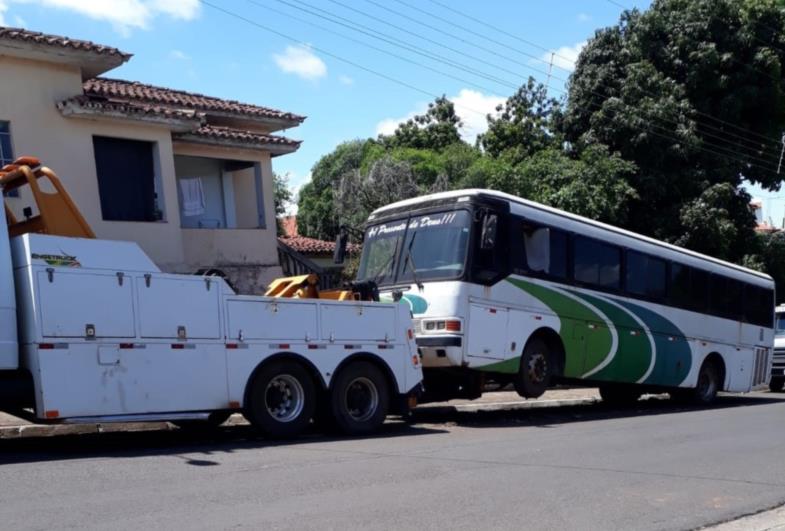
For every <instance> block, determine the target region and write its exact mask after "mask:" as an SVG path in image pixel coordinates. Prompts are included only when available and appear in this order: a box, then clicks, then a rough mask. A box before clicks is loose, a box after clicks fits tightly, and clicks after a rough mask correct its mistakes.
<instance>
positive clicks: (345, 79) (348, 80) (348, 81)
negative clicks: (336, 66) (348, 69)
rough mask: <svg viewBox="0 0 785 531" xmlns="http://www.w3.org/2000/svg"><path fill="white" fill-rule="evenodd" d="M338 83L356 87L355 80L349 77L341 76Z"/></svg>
mask: <svg viewBox="0 0 785 531" xmlns="http://www.w3.org/2000/svg"><path fill="white" fill-rule="evenodd" d="M338 81H340V82H341V84H343V85H354V79H352V78H350V77H349V76H343V75H342V76H339V77H338Z"/></svg>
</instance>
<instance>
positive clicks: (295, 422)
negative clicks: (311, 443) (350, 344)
mask: <svg viewBox="0 0 785 531" xmlns="http://www.w3.org/2000/svg"><path fill="white" fill-rule="evenodd" d="M315 410H316V389H315V387H314V383H313V380H312V379H311V376H310V375H309V374H308V371H307V370H306V369H305V368H304V367H303V366H302V365H300V364H299V363H297V362H294V361H289V360H284V361H275V362H273V363H270V364H268V365H266V366H265V367H263V368H262V369H261V370H260V371H259V372H258V373H257V374H256V376H255V377H254V380H253V382H252V383H251V388H250V390H249V396H248V406H247V408H246V418H247V419H248V421H249V422H250V423H251V424H252V425H253V426H254V427H256V428H258V429H260V430H261V431H263V432H264V433H266V434H268V435H270V436H272V437H276V438H288V437H294V436H296V435H299V434H300V433H301V432H302V431H304V430H305V428H306V427H308V424H309V423H310V421H311V418H312V417H313V415H314V411H315Z"/></svg>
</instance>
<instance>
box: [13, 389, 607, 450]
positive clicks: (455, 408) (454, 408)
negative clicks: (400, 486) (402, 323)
mask: <svg viewBox="0 0 785 531" xmlns="http://www.w3.org/2000/svg"><path fill="white" fill-rule="evenodd" d="M598 402H600V399H599V398H595V397H591V398H566V399H546V400H528V401H524V400H516V401H505V402H477V403H471V404H455V405H433V406H431V405H423V406H418V407H417V408H415V409H414V412H413V413H414V416H415V417H416V416H417V415H423V416H427V415H436V416H439V415H450V414H455V413H470V412H483V411H484V412H490V411H518V410H524V409H544V408H551V407H567V406H583V405H590V404H596V403H598ZM228 424H229V425H237V424H245V422H244V421H240V420H237V419H232V420H229V421H228ZM178 429H179V428H177V427H175V426H173V425H172V424H169V423H168V422H129V423H108V424H20V425H13V426H0V440H7V439H25V438H34V437H56V436H63V435H95V434H99V433H119V432H139V431H173V430H178Z"/></svg>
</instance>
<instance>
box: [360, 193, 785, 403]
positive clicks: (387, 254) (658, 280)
mask: <svg viewBox="0 0 785 531" xmlns="http://www.w3.org/2000/svg"><path fill="white" fill-rule="evenodd" d="M357 279H358V281H372V282H375V283H376V284H377V285H378V287H379V290H380V294H381V297H382V299H385V298H387V299H390V298H393V299H402V300H403V301H405V302H407V303H408V304H409V305H410V306H411V310H412V312H413V314H414V317H415V331H416V338H417V345H418V347H419V352H420V355H421V356H422V362H423V367H424V368H425V386H426V393H427V396H428V397H430V398H433V399H448V398H457V397H462V398H476V397H478V396H480V394H481V393H482V390H483V388H485V386H486V384H490V383H498V384H500V385H508V384H510V383H512V384H514V386H515V389H516V390H517V391H518V393H519V394H520V395H522V396H524V397H537V396H539V395H541V394H542V393H543V392H544V391H545V389H546V388H547V387H548V385H550V384H552V383H555V382H567V383H570V382H572V383H580V384H585V385H597V386H598V387H599V388H600V391H601V394H602V397H603V398H604V399H606V400H608V401H629V400H635V399H637V398H638V397H639V396H640V395H641V394H642V393H643V392H649V391H657V392H662V391H667V392H670V393H671V394H674V395H678V396H682V397H689V398H692V399H695V400H697V401H699V402H710V401H712V400H713V399H714V397H715V395H716V393H717V392H718V391H736V392H746V391H749V390H750V389H752V388H753V387H755V386H759V385H762V384H765V383H767V382H768V379H769V374H770V370H771V352H772V344H773V320H774V319H773V317H774V282H773V281H772V279H771V277H769V276H767V275H765V274H762V273H759V272H756V271H753V270H750V269H746V268H743V267H740V266H737V265H734V264H731V263H727V262H724V261H721V260H718V259H716V258H712V257H710V256H705V255H701V254H699V253H695V252H692V251H689V250H686V249H682V248H680V247H677V246H674V245H670V244H667V243H664V242H661V241H657V240H654V239H652V238H647V237H645V236H641V235H638V234H634V233H631V232H628V231H625V230H622V229H619V228H617V227H612V226H609V225H606V224H603V223H599V222H596V221H592V220H589V219H586V218H583V217H580V216H576V215H573V214H570V213H567V212H564V211H561V210H558V209H555V208H550V207H547V206H544V205H541V204H538V203H535V202H532V201H527V200H524V199H521V198H518V197H514V196H511V195H508V194H503V193H500V192H495V191H491V190H460V191H453V192H445V193H439V194H433V195H428V196H424V197H419V198H415V199H409V200H405V201H401V202H398V203H394V204H391V205H388V206H385V207H383V208H380V209H378V210H376V211H375V212H373V213H372V214H371V216H370V217H369V219H368V222H367V226H366V230H365V240H364V245H363V253H362V256H361V258H360V265H359V269H358V275H357Z"/></svg>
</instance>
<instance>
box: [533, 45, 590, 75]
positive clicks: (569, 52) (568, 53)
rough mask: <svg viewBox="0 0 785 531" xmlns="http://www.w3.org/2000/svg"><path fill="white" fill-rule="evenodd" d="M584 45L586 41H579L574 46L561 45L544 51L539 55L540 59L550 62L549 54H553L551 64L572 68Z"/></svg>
mask: <svg viewBox="0 0 785 531" xmlns="http://www.w3.org/2000/svg"><path fill="white" fill-rule="evenodd" d="M584 46H586V41H582V42H579V43H577V44H576V45H575V46H562V47H561V48H559V49H558V50H551V51H550V52H545V53H544V54H542V55H541V56H540V59H542V60H543V61H545V62H547V63H550V62H551V54H553V66H555V67H556V68H561V69H563V70H574V69H575V62H576V61H577V60H578V56H579V55H580V53H581V50H583V47H584Z"/></svg>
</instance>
